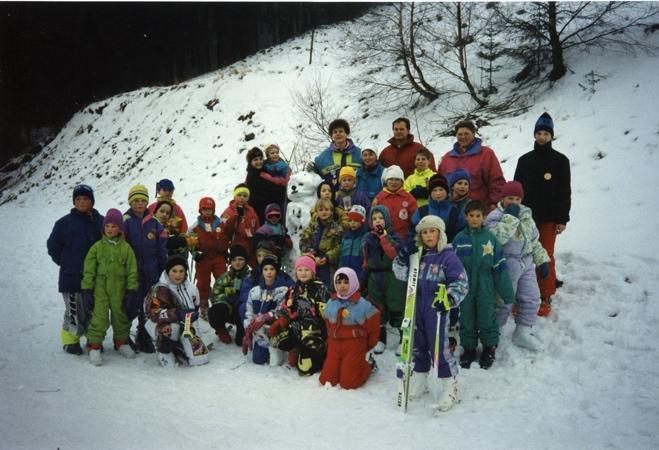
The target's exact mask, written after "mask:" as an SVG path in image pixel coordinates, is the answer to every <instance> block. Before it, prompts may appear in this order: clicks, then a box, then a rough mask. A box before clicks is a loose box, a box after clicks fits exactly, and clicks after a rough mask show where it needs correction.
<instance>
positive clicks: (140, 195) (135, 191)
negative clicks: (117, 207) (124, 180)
mask: <svg viewBox="0 0 659 450" xmlns="http://www.w3.org/2000/svg"><path fill="white" fill-rule="evenodd" d="M135 200H144V201H145V202H148V201H149V191H148V190H147V189H146V186H144V185H143V184H137V185H135V186H133V187H132V188H130V191H128V204H129V205H130V204H131V203H133V202H134V201H135Z"/></svg>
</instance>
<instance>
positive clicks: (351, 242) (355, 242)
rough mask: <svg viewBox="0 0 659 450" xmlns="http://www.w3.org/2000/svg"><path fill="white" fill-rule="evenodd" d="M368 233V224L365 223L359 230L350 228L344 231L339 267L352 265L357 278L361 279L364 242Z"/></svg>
mask: <svg viewBox="0 0 659 450" xmlns="http://www.w3.org/2000/svg"><path fill="white" fill-rule="evenodd" d="M367 234H368V225H367V224H364V225H362V227H361V228H359V229H358V230H348V231H346V232H344V233H343V239H342V240H341V260H340V261H339V267H350V268H351V269H352V270H354V271H355V273H357V278H358V279H360V280H361V276H362V270H364V267H363V266H364V254H363V253H362V244H363V242H364V238H365V237H366V235H367Z"/></svg>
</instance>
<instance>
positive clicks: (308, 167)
mask: <svg viewBox="0 0 659 450" xmlns="http://www.w3.org/2000/svg"><path fill="white" fill-rule="evenodd" d="M304 170H306V171H307V172H315V171H316V164H314V162H313V161H309V162H308V163H307V164H306V165H305V166H304Z"/></svg>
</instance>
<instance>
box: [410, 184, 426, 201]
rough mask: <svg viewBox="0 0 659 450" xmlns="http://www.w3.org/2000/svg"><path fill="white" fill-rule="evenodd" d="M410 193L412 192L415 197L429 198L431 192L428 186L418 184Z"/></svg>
mask: <svg viewBox="0 0 659 450" xmlns="http://www.w3.org/2000/svg"><path fill="white" fill-rule="evenodd" d="M410 194H412V196H413V197H414V198H418V199H426V198H428V196H429V194H430V192H428V188H427V187H423V186H416V187H414V188H413V189H412V190H411V191H410Z"/></svg>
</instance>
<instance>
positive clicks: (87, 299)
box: [82, 289, 94, 313]
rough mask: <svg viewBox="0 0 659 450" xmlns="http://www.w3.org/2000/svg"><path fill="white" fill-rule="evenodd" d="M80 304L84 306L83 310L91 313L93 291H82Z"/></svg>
mask: <svg viewBox="0 0 659 450" xmlns="http://www.w3.org/2000/svg"><path fill="white" fill-rule="evenodd" d="M82 303H83V304H84V305H85V309H86V310H87V311H88V312H90V313H91V312H92V310H93V309H94V291H92V290H91V289H83V290H82Z"/></svg>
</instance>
